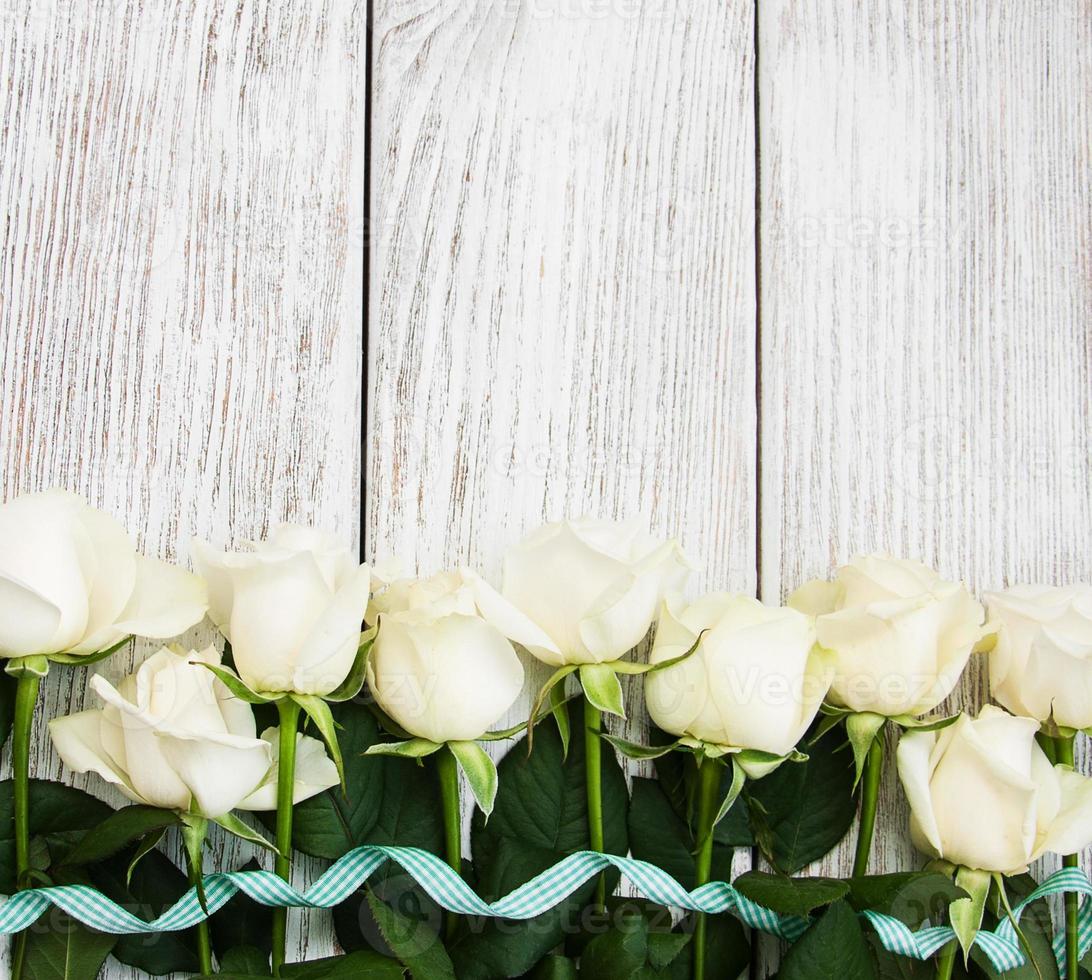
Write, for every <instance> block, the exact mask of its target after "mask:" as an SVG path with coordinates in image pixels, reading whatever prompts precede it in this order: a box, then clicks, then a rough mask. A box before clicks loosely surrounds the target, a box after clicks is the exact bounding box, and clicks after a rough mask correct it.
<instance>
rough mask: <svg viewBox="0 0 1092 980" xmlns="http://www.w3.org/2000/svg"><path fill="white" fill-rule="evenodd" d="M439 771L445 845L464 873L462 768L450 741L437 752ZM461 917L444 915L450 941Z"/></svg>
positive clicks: (457, 868)
mask: <svg viewBox="0 0 1092 980" xmlns="http://www.w3.org/2000/svg"><path fill="white" fill-rule="evenodd" d="M437 771H438V772H439V775H440V800H441V802H442V803H443V810H444V846H445V848H446V853H447V863H448V864H449V865H450V866H451V868H452V869H453V870H454V872H455V873H456V874H457V875H459V876H460V877H461V876H462V873H463V827H462V818H461V808H460V805H459V770H458V767H457V766H456V764H455V755H454V753H453V752H452V751H451V749H449V748H448V747H447V746H446V745H445V746H444V747H443V748H442V749H441V750H440V751H439V753H438V754H437ZM458 923H459V919H458V915H457V914H456V913H455V912H447V913H446V914H445V916H444V936H445V938H446V939H447V940H448V941H449V942H450V941H451V940H452V939H453V938H454V937H455V930H456V928H457V927H458Z"/></svg>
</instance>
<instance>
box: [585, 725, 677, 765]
mask: <svg viewBox="0 0 1092 980" xmlns="http://www.w3.org/2000/svg"><path fill="white" fill-rule="evenodd" d="M600 738H602V739H605V740H606V741H608V742H610V744H611V745H613V746H614V747H615V748H616V749H617V750H618V751H619V752H621V753H622V755H624V756H625V757H626V758H627V759H635V760H637V761H638V762H645V761H647V760H649V759H659V758H660V756H663V755H667V753H668V752H674V751H675V750H676V749H678V748H679V747H680V745H681V744H682V743H681V741H674V742H669V743H668V744H667V745H640V744H638V743H637V742H630V741H629V740H628V739H624V738H619V737H618V736H617V735H608V734H606V733H605V732H604V733H602V734H601V735H600Z"/></svg>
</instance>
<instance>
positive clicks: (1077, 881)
mask: <svg viewBox="0 0 1092 980" xmlns="http://www.w3.org/2000/svg"><path fill="white" fill-rule="evenodd" d="M388 861H394V862H395V863H396V864H398V865H400V866H401V867H402V868H403V869H404V870H405V871H406V872H407V873H408V874H409V875H410V876H411V877H412V878H413V879H414V880H415V881H416V882H417V883H418V884H419V885H420V886H421V888H422V889H423V890H424V891H425V892H426V893H427V894H428V895H429V896H430V897H431V898H432V899H433V900H434V901H435V902H436V903H437V904H438V905H440V906H442V907H443V908H445V909H448V910H450V911H452V912H459V913H462V914H464V915H476V916H487V917H496V918H502V919H531V918H534V917H535V916H537V915H541V914H542V913H543V912H546V911H548V910H549V909H551V908H553V907H554V906H555V905H557V904H558V903H559V902H561V901H563V900H564V899H565V898H567V897H568V896H569V895H571V894H572V893H573V892H574V891H576V890H577V889H578V888H580V886H581V885H583V884H585V883H586V882H588V881H590V880H591V879H592V878H594V877H595V876H596V875H597V874H599V872H600V871H604V870H606V869H607V868H611V867H613V868H616V869H617V870H618V871H620V872H621V873H622V874H624V875H625V876H626V877H627V878H628V879H629V880H630V881H631V882H632V883H633V884H634V885H636V886H637V888H639V889H640V891H641V893H642V894H643V895H644V896H645V897H646V898H647V899H649V900H651V901H653V902H657V903H658V904H660V905H666V906H671V907H674V908H679V909H686V910H688V911H693V912H709V913H714V914H715V913H719V912H731V913H732V914H733V915H735V916H736V917H737V918H739V919H740V920H741V921H742V922H744V923H746V924H747V925H749V926H750V927H751V928H753V929H758V930H761V931H762V932H767V933H770V934H771V935H774V936H778V937H779V938H781V939H785V940H787V941H789V942H794V941H795V940H797V939H799V938H800V936H801V935H802V934H803V933H804V932H805V931H806V930H807V928H808V924H809V923H808V921H807V920H806V919H801V918H798V917H795V916H782V915H779V914H777V913H776V912H772V911H770V910H769V909H767V908H763V907H762V906H761V905H757V904H755V903H754V902H752V901H750V900H749V899H748V898H746V897H745V896H743V895H741V894H740V893H739V892H738V891H736V890H735V889H734V888H733V887H732V886H731V885H730V884H729V883H728V882H724V881H711V882H709V883H708V884H705V885H702V886H701V887H699V888H696V889H694V890H693V891H687V890H686V889H685V888H683V886H682V885H680V884H679V883H678V882H677V881H676V880H675V879H674V878H672V877H671V876H670V875H669V874H667V873H666V872H665V871H662V870H661V869H660V868H658V867H656V866H655V865H653V864H648V863H647V862H645V861H638V860H637V859H635V858H628V857H619V856H617V855H614V854H598V853H596V852H595V851H578V852H577V853H575V854H570V855H569V856H568V857H566V858H564V859H563V860H561V861H560V862H558V863H557V864H555V865H554V866H553V867H552V868H548V869H547V870H546V871H543V872H542V873H541V874H540V875H538V876H536V877H535V878H532V879H531V880H530V881H528V882H527V883H526V884H524V885H520V887H519V888H517V889H516V890H515V891H513V892H511V893H510V894H508V895H505V896H504V897H503V898H501V899H498V900H497V901H495V902H486V901H485V900H484V899H482V898H480V897H479V896H478V895H477V894H476V893H475V892H474V891H473V889H471V887H470V886H469V885H468V884H467V883H466V882H465V881H463V880H462V878H460V877H459V876H458V875H457V874H456V873H455V872H454V871H452V869H451V868H449V867H448V866H447V864H445V863H444V862H443V861H442V860H440V858H438V857H437V856H436V855H435V854H430V853H429V852H428V851H423V850H420V849H419V848H416V847H388V846H383V845H368V846H365V847H358V848H355V849H354V850H352V851H350V852H349V853H348V854H346V855H344V856H343V857H341V858H339V859H338V860H337V861H336V862H335V863H334V864H333V865H332V866H331V867H330V868H329V869H328V870H327V871H326V872H325V874H323V875H322V877H321V878H319V880H318V881H316V882H315V883H314V884H313V885H312V886H311V887H310V888H308V889H307V891H305V892H304V893H302V894H301V893H300V892H298V891H296V890H295V889H294V888H293V887H292V886H291V885H290V884H288V882H286V881H282V880H281V879H280V878H278V877H277V876H276V875H275V874H273V873H272V872H269V871H226V872H218V873H216V874H211V875H206V877H205V898H206V905H207V909H208V912H207V913H206V912H205V911H204V910H203V909H202V908H201V903H200V901H199V899H198V897H197V892H196V889H193V888H191V889H190V890H189V891H187V892H186V893H185V894H184V895H183V896H182V897H181V898H179V899H178V901H177V902H175V904H174V905H173V906H172V907H171V908H169V909H168V910H167V911H166V912H164V913H163V914H162V915H160V916H159V917H158V918H156V919H154V920H152V921H151V922H146V921H145V920H144V919H141V918H139V917H138V916H136V915H134V914H133V913H132V912H129V911H128V910H126V909H124V908H122V907H121V906H120V905H118V904H116V903H115V902H113V901H111V900H110V899H109V898H107V897H106V896H105V895H103V894H102V893H101V892H99V891H97V890H96V889H94V888H91V887H89V886H87V885H57V886H52V887H49V888H31V889H27V890H26V891H21V892H17V893H16V894H14V895H12V896H11V897H10V898H8V899H7V900H5V901H4V902H3V904H0V934H3V933H12V932H18V931H20V930H21V929H25V928H27V927H28V926H29V925H30V924H31V923H33V922H34V921H35V920H36V919H37V918H38V917H39V916H40V915H42V913H43V912H45V911H46V909H48V908H49V906H50V905H54V906H56V907H57V908H59V909H62V910H63V911H65V912H67V913H68V914H69V915H71V916H72V917H73V918H75V919H78V920H79V921H80V922H83V923H84V924H86V925H88V926H91V927H92V928H94V929H98V930H99V931H100V932H107V933H115V934H127V933H148V932H173V931H175V930H178V929H187V928H189V927H190V926H193V925H196V924H197V923H198V922H200V921H201V920H202V919H204V918H206V915H211V914H213V913H214V912H216V911H217V910H218V909H220V908H222V907H223V906H224V905H225V904H226V903H227V902H228V901H230V900H231V898H232V897H233V896H234V895H235V894H236V893H237V892H243V893H244V894H245V895H247V896H249V897H250V898H252V899H253V900H254V901H256V902H259V903H261V904H262V905H269V906H281V907H290V908H307V909H325V908H330V907H332V906H334V905H337V904H339V903H340V902H343V901H345V899H347V898H348V897H349V896H350V895H351V894H352V893H353V892H355V891H356V890H357V889H358V888H359V887H360V886H361V885H362V884H363V883H364V882H365V881H366V880H367V879H368V878H369V877H371V875H373V874H374V873H375V872H376V871H378V870H379V869H380V868H381V867H382V866H383V865H384V864H386V863H387V862H388ZM1061 891H1080V892H1082V893H1084V894H1086V895H1090V894H1092V885H1089V883H1088V881H1087V879H1086V878H1085V877H1084V876H1083V875H1082V874H1081V873H1080V872H1079V871H1078V870H1077V869H1075V868H1067V869H1065V870H1064V871H1061V872H1059V873H1058V874H1055V875H1052V876H1051V877H1050V878H1049V879H1047V881H1045V882H1043V884H1042V885H1040V886H1039V887H1038V888H1037V889H1036V890H1035V891H1034V892H1032V893H1031V895H1029V896H1028V897H1027V899H1025V901H1024V902H1022V903H1021V904H1020V905H1019V906H1017V908H1016V909H1014V910H1013V913H1014V915H1015V916H1016V917H1017V918H1018V917H1019V914H1020V913H1021V912H1022V911H1023V909H1024V908H1025V907H1026V906H1027V905H1028V903H1029V902H1032V901H1034V900H1035V899H1036V898H1041V897H1043V896H1045V895H1053V894H1056V893H1058V892H1061ZM863 915H864V917H865V918H866V919H867V920H868V921H869V922H870V923H871V924H872V926H873V927H874V928H875V930H876V932H877V934H878V935H879V938H880V941H881V942H882V943H883V945H884V946H885V947H886V948H887V949H888V950H890V951H891V952H893V953H898V954H901V955H903V956H910V957H913V958H915V959H919V960H925V959H928V958H929V957H930V956H932V955H933V954H934V953H936V951H937V950H938V949H940V948H941V947H942V946H943V945H945V943H947V942H949V941H950V940H951V939H953V938H954V936H955V933H954V932H953V931H952V929H951V927H949V926H935V927H931V928H926V929H921V930H919V931H917V932H911V930H910V929H909V928H907V926H906V925H905V924H903V923H902V922H900V921H899V920H898V919H895V918H892V917H891V916H889V915H883V914H881V913H879V912H871V911H866V912H864V913H863ZM1090 940H1092V911H1090V906H1089V903H1085V906H1084V908H1083V909H1082V912H1081V942H1082V946H1081V949H1082V955H1083V952H1084V950H1085V949H1087V946H1088V945H1089V941H1090ZM975 942H976V943H977V944H978V945H979V946H980V947H981V948H982V951H983V952H984V953H985V954H986V956H988V957H989V959H990V961H991V962H992V963H993V965H994V966H995V967H996V968H997V969H998V970H1000V971H1004V970H1012V969H1015V968H1016V967H1019V966H1021V965H1022V964H1023V962H1024V957H1023V954H1022V953H1021V952H1020V948H1019V944H1018V942H1017V939H1016V936H1015V933H1014V932H1013V930H1012V927H1011V925H1010V924H1009V923H1007V922H1006V923H1003V924H1002V925H1001V927H999V928H998V930H997V931H996V932H994V933H990V932H980V933H979V934H978V936H977V938H976V940H975ZM1059 942H1061V944H1062V946H1064V936H1062V937H1060V938H1059V940H1056V941H1055V951H1056V952H1057V951H1058V950H1059V948H1060V947H1059ZM1063 971H1064V966H1063ZM1063 976H1064V972H1063Z"/></svg>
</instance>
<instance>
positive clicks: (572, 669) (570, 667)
mask: <svg viewBox="0 0 1092 980" xmlns="http://www.w3.org/2000/svg"><path fill="white" fill-rule="evenodd" d="M577 669H578V668H577V666H576V664H566V665H565V666H564V667H558V668H557V670H555V671H554V672H553V673H552V674H551V675H550V677H549V679H548V680H547V681H546V683H545V684H543V685H542V689H541V690H540V691H539V692H538V694H537V695H536V696H535V703H534V704H533V705H531V714H530V716H529V718H528V720H527V754H528V755H530V754H531V748H532V746H533V741H534V737H535V719H536V718H537V717H538V716H539V712H540V711H541V710H542V706H543V705H544V704H545V703H546V699H547V698H550V704H551V705H554V696H553V693H552V692H553V690H554V688H556V687H557V686H558V685H559V684H561V683H562V681H564V680H565V678H566V677H568V676H569V675H570V674H575V673H576V671H577ZM562 690H564V689H562ZM552 710H553V714H554V718H556V719H558V722H557V730H558V733H559V734H560V735H561V740H562V742H563V744H564V747H565V755H566V756H568V752H569V739H568V735H567V729H568V715H567V712H564V711H558V710H557V707H556V705H554V707H553V708H552ZM562 715H565V729H566V730H565V731H562V728H561V725H562V722H561V716H562Z"/></svg>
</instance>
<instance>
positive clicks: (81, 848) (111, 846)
mask: <svg viewBox="0 0 1092 980" xmlns="http://www.w3.org/2000/svg"><path fill="white" fill-rule="evenodd" d="M177 824H178V814H177V813H175V812H174V811H173V810H160V809H159V808H158V807H154V806H140V805H137V806H127V807H123V808H122V809H120V810H118V811H116V812H115V813H111V814H110V816H108V817H107V818H106V819H105V820H104V821H103V822H102V823H100V824H99V825H98V826H97V827H93V828H91V830H89V831H88V832H87V833H86V834H85V835H84V837H83V839H82V840H80V842H79V843H77V844H76V845H75V846H74V847H73V848H72V849H71V850H70V851H69V852H68V853H67V854H65V855H64V858H63V863H64V864H67V865H78V864H93V863H95V862H97V861H102V860H104V859H105V858H108V857H111V856H113V855H114V854H117V853H118V851H120V850H122V849H123V848H125V847H128V846H129V845H130V844H132V843H133V842H134V841H137V840H140V839H141V838H142V837H144V836H145V835H151V834H154V833H155V832H156V831H160V832H162V831H163V830H164V829H165V828H167V827H174V826H177Z"/></svg>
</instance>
